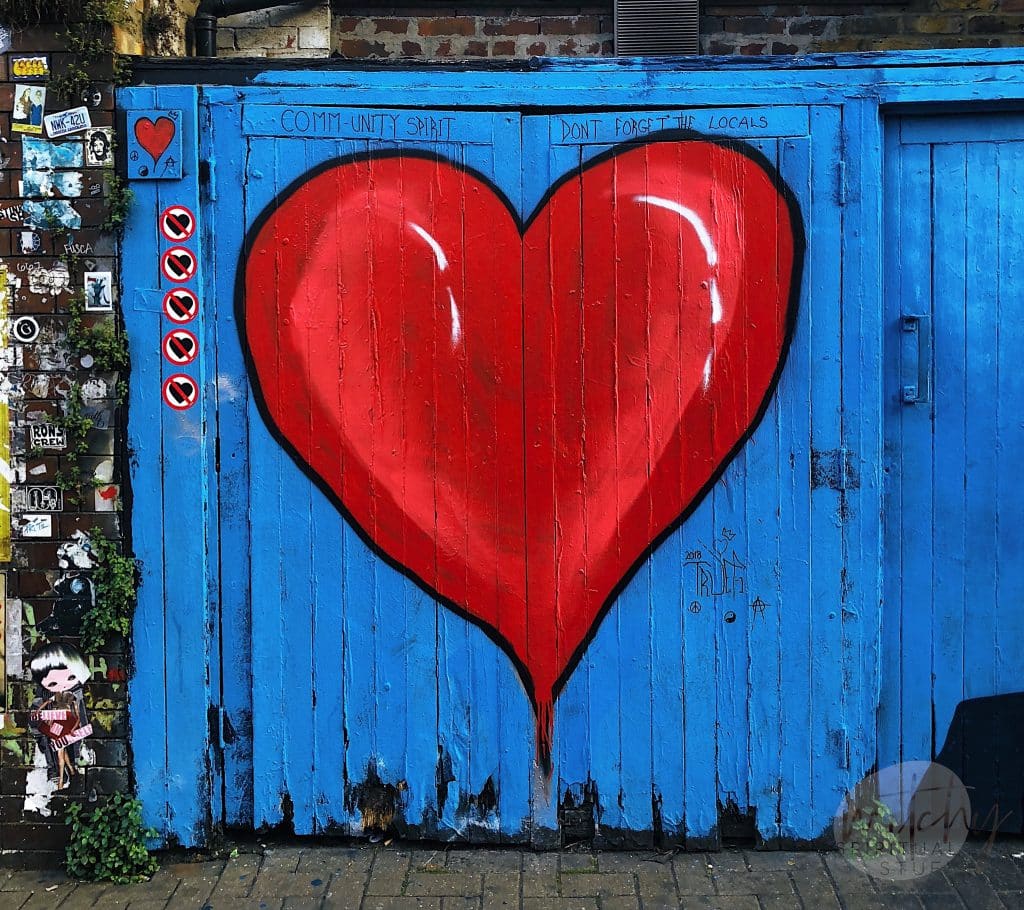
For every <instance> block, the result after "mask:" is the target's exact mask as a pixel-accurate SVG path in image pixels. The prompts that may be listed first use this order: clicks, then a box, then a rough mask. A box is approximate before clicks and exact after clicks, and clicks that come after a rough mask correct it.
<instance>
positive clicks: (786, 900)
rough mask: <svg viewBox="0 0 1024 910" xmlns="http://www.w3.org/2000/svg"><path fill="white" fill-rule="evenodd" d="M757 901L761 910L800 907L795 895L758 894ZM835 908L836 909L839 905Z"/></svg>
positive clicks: (782, 909)
mask: <svg viewBox="0 0 1024 910" xmlns="http://www.w3.org/2000/svg"><path fill="white" fill-rule="evenodd" d="M757 899H758V901H759V902H760V904H761V910H794V908H796V907H799V906H800V903H799V899H798V898H797V896H796V895H795V894H758V895H757ZM805 906H812V905H805ZM836 906H837V907H838V906H839V904H836ZM814 910H818V908H817V907H815V908H814Z"/></svg>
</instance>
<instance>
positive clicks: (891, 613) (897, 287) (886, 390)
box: [876, 120, 930, 768]
mask: <svg viewBox="0 0 1024 910" xmlns="http://www.w3.org/2000/svg"><path fill="white" fill-rule="evenodd" d="M902 153H903V149H902V146H901V145H900V143H899V121H898V120H891V121H889V122H888V124H887V125H886V131H885V180H884V185H885V194H884V200H885V205H884V210H883V211H884V221H885V228H884V233H883V237H884V239H885V244H884V246H883V247H882V250H883V260H884V285H883V290H884V297H885V305H884V309H883V314H882V321H883V330H884V342H883V344H884V351H885V356H884V358H883V363H882V367H883V371H884V372H883V377H882V398H881V409H882V423H883V426H884V434H885V435H884V438H885V447H884V449H883V458H884V462H883V468H882V470H883V476H884V486H883V498H882V502H883V511H882V512H881V513H880V514H881V515H882V521H883V522H884V525H885V533H884V535H883V541H882V544H883V549H882V565H883V566H885V567H888V566H898V565H900V564H901V563H902V559H903V557H902V553H903V543H902V527H901V519H900V515H901V505H900V504H901V502H902V499H903V470H902V450H901V447H902V440H903V434H902V421H903V402H902V382H901V377H902V355H901V352H900V345H901V335H900V331H899V327H900V317H901V313H902V310H903V272H902V269H901V268H900V266H899V263H900V255H901V254H900V249H901V244H900V243H899V242H898V239H897V238H899V237H902V236H903V235H902V230H903V216H902V214H901V209H902V206H903V197H904V195H905V194H906V193H907V192H908V191H910V192H914V191H915V188H913V187H912V186H911V185H910V184H909V183H908V181H907V179H906V176H905V174H904V171H903V154H902ZM929 192H930V191H929ZM902 610H903V598H902V595H901V593H900V578H899V573H897V572H892V571H889V570H888V568H886V570H885V571H884V573H883V578H882V615H881V634H880V637H881V643H880V652H879V656H880V663H881V668H880V671H879V679H880V687H879V705H878V734H877V745H876V752H877V764H878V767H880V768H885V767H888V766H889V765H891V764H893V763H895V762H897V761H899V757H900V750H901V746H900V729H901V724H902V715H903V710H902V707H903V706H902V701H901V684H902V683H901V681H902V672H901V660H900V648H901V641H902Z"/></svg>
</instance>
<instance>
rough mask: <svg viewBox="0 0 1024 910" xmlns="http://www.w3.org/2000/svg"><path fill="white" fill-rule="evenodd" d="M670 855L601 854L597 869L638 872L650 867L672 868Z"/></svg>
mask: <svg viewBox="0 0 1024 910" xmlns="http://www.w3.org/2000/svg"><path fill="white" fill-rule="evenodd" d="M671 863H672V857H671V855H670V854H665V855H662V854H659V853H612V852H608V853H599V854H598V855H597V869H598V871H599V872H630V873H632V872H638V871H639V870H641V869H645V868H647V867H648V866H657V865H664V866H670V865H671Z"/></svg>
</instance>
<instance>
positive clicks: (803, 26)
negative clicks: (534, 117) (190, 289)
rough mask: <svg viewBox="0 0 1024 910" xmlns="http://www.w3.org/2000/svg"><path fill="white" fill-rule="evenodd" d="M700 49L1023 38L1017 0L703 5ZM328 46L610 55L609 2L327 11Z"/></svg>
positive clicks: (973, 43)
mask: <svg viewBox="0 0 1024 910" xmlns="http://www.w3.org/2000/svg"><path fill="white" fill-rule="evenodd" d="M702 13H703V14H702V16H701V21H700V35H701V51H702V53H705V54H745V55H750V54H756V55H759V54H806V53H812V52H834V51H870V50H892V49H898V48H911V49H915V48H937V47H1001V46H1007V45H1017V44H1021V43H1022V42H1024V0H912V2H909V3H885V4H870V5H863V6H858V5H856V4H842V5H839V6H836V5H818V6H806V5H794V4H789V5H770V6H755V5H750V6H741V5H736V4H735V3H733V4H727V5H721V6H719V5H716V4H715V3H714V2H713V0H712V2H709V3H707V4H705V5H704V6H703V7H702ZM331 48H332V49H333V51H334V52H335V53H337V54H340V55H341V56H343V57H352V58H374V59H385V58H390V59H397V58H400V57H427V58H439V57H441V58H444V57H494V58H503V57H504V58H509V57H532V56H568V57H578V56H599V55H609V54H611V53H613V45H612V15H611V9H610V6H609V5H607V4H605V5H601V6H596V7H569V8H561V9H560V8H555V7H549V6H546V5H545V6H544V7H543V8H539V7H538V6H532V7H525V8H519V9H506V10H501V11H498V10H495V9H494V8H480V9H476V10H474V9H473V8H467V7H452V8H451V9H450V10H444V11H442V14H438V12H437V11H436V9H432V8H419V9H417V8H414V7H411V6H406V7H399V6H396V7H391V8H384V7H373V8H368V7H355V6H352V7H350V6H339V5H336V6H335V9H334V18H333V21H332V25H331Z"/></svg>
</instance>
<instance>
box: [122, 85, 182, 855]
mask: <svg viewBox="0 0 1024 910" xmlns="http://www.w3.org/2000/svg"><path fill="white" fill-rule="evenodd" d="M117 100H118V104H119V105H120V106H121V107H122V108H124V109H125V110H133V109H148V108H152V107H153V106H154V105H155V103H156V90H155V89H148V88H147V89H142V88H132V89H120V90H119V91H118V96H117ZM133 191H134V193H135V204H134V205H133V206H132V207H131V208H130V209H129V211H128V220H127V222H126V224H125V242H124V246H123V254H124V256H123V260H122V281H123V286H124V288H125V295H124V298H123V304H122V311H123V314H124V321H125V332H126V335H127V339H128V346H129V352H130V354H131V360H132V364H133V368H132V370H131V372H130V374H129V377H128V382H129V391H128V398H129V402H130V405H131V407H130V409H129V412H128V441H129V444H130V446H131V448H132V450H133V451H134V452H136V453H138V454H139V458H137V459H135V460H133V461H132V463H131V476H132V488H133V512H132V545H133V549H134V552H135V555H136V557H137V558H138V559H139V560H140V562H141V567H140V572H141V580H142V584H141V587H140V588H139V592H138V602H137V605H136V608H135V617H134V622H133V628H132V647H133V650H134V655H135V661H136V666H137V667H139V668H140V670H141V672H135V673H133V674H132V676H131V679H130V680H129V683H128V697H129V707H130V711H131V717H132V758H133V765H134V773H135V783H136V788H137V792H138V795H139V798H140V799H141V800H142V809H143V821H144V823H145V824H146V826H147V827H152V828H155V829H156V830H157V832H158V833H159V835H160V836H161V838H166V837H167V836H168V834H169V833H170V820H169V818H168V809H167V708H168V706H167V701H166V691H165V677H164V672H163V670H164V660H165V655H166V653H167V649H166V639H165V636H164V606H163V605H164V590H163V579H164V567H163V561H164V547H163V534H162V528H163V496H162V489H161V486H160V482H159V476H160V470H161V467H162V465H163V452H162V447H161V439H160V426H161V416H162V415H161V409H162V408H163V404H162V402H161V397H160V384H161V380H160V371H161V363H160V360H161V358H160V356H159V354H158V353H157V354H156V355H154V352H158V351H159V346H160V343H161V339H162V337H163V336H162V334H161V325H160V306H161V305H160V301H161V300H162V298H163V293H162V292H160V291H159V290H157V288H158V286H159V265H158V263H157V262H156V260H155V256H154V253H153V251H154V249H155V248H156V245H157V229H156V225H155V223H154V220H153V213H154V212H155V211H157V199H156V185H155V184H154V183H152V182H148V183H147V182H140V183H139V184H137V185H134V186H133ZM147 289H151V290H148V291H147Z"/></svg>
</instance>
